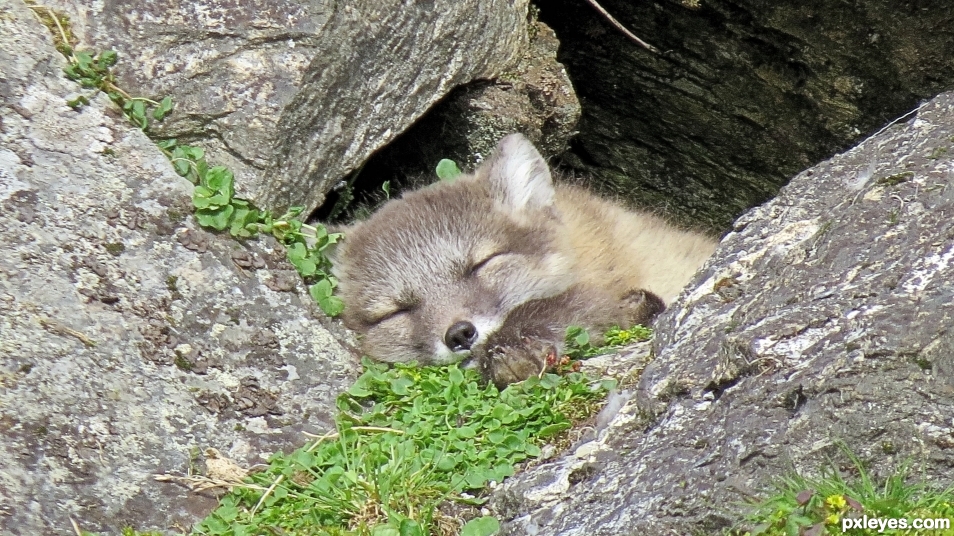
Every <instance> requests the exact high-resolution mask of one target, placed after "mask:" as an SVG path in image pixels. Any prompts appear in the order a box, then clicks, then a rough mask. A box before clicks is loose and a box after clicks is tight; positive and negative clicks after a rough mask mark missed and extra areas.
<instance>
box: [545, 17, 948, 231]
mask: <svg viewBox="0 0 954 536" xmlns="http://www.w3.org/2000/svg"><path fill="white" fill-rule="evenodd" d="M600 4H601V5H602V6H603V7H604V8H605V9H606V10H607V11H608V12H609V13H610V14H612V15H613V16H614V17H615V18H616V19H618V20H619V21H620V22H621V23H622V24H623V25H624V26H625V27H627V28H629V29H630V30H631V31H632V32H634V33H635V34H636V35H637V36H639V37H641V38H642V39H644V40H645V41H647V42H649V43H650V44H652V45H654V46H655V47H656V48H657V49H659V50H660V53H658V54H654V53H652V52H649V51H647V50H646V49H644V48H642V47H640V46H638V45H636V44H635V43H633V42H632V41H630V40H629V39H628V38H627V37H626V36H625V35H623V34H622V32H620V31H618V30H616V29H615V28H613V27H612V26H611V25H610V24H609V23H607V22H606V20H605V19H604V18H603V17H601V16H600V15H599V14H598V13H597V12H596V10H595V9H593V8H592V6H590V5H589V4H588V3H587V2H581V1H579V0H546V1H542V2H539V6H540V18H541V20H543V21H544V22H546V23H547V24H548V25H549V26H550V27H552V28H553V29H554V30H555V31H556V34H557V37H559V39H560V42H561V43H562V46H561V49H560V56H559V59H560V61H561V62H563V64H564V65H566V67H567V70H568V72H569V74H570V78H571V80H573V83H574V85H575V87H576V90H577V94H578V95H579V97H580V100H581V101H582V102H583V117H582V119H581V121H580V126H579V130H580V135H579V137H578V138H577V139H576V140H575V141H574V144H573V150H572V152H571V154H570V155H569V156H568V157H567V158H566V159H565V163H566V164H567V165H568V166H569V167H571V168H572V169H573V170H574V171H576V172H577V173H580V174H582V175H585V176H590V175H592V176H595V177H596V179H597V183H598V184H600V185H601V186H602V187H604V188H605V189H606V190H607V192H608V193H610V194H612V195H613V196H620V197H625V198H628V199H631V200H633V201H634V202H635V203H637V204H639V205H641V206H644V207H648V208H651V209H654V210H659V211H661V212H665V213H666V214H668V215H670V216H672V217H673V218H676V219H678V220H679V221H681V222H684V223H686V224H690V225H695V226H703V227H707V228H709V229H711V230H713V231H714V232H719V233H722V232H725V230H727V229H728V228H729V227H730V226H731V223H732V221H733V220H734V219H735V218H736V217H738V216H739V215H740V214H741V213H742V212H743V211H744V210H746V209H748V208H749V207H751V206H754V205H756V204H758V203H761V202H764V201H766V200H768V199H769V198H771V197H773V196H774V195H775V194H776V193H777V191H778V189H779V187H781V186H782V185H783V184H785V182H786V181H787V180H788V179H789V178H790V177H792V176H793V175H795V174H796V173H798V172H799V171H800V170H802V169H805V168H806V167H808V166H811V165H814V164H815V163H817V162H819V161H821V160H822V159H825V158H829V157H830V156H831V155H833V154H834V153H835V152H837V151H843V150H845V149H846V148H848V147H849V146H851V145H852V144H854V143H857V142H858V141H859V140H860V139H863V138H865V137H867V136H868V135H870V134H871V133H873V132H874V131H876V130H878V129H879V128H880V127H881V125H883V124H884V123H885V122H886V121H889V120H891V119H894V118H896V117H899V116H900V115H902V114H904V113H907V112H908V111H910V110H912V109H913V108H915V107H916V106H917V105H918V103H919V101H920V100H921V99H928V98H931V97H933V96H935V95H937V94H938V93H940V92H941V91H945V90H947V89H950V88H952V87H954V36H952V35H951V33H950V32H949V31H948V28H950V25H951V19H950V4H949V3H948V2H945V1H944V0H929V1H925V2H921V3H917V4H913V3H910V4H903V5H902V4H898V3H897V2H894V1H891V0H871V1H867V2H860V3H852V2H842V1H840V0H821V1H817V2H812V3H811V4H810V5H808V4H805V3H803V2H759V1H754V0H671V1H665V2H661V1H660V2H630V1H627V0H601V1H600Z"/></svg>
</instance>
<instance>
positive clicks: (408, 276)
mask: <svg viewBox="0 0 954 536" xmlns="http://www.w3.org/2000/svg"><path fill="white" fill-rule="evenodd" d="M715 246H716V241H715V240H713V239H712V238H710V237H708V236H704V235H702V234H698V233H694V232H689V231H684V230H680V229H677V228H675V227H673V226H672V225H670V224H668V223H666V222H665V221H663V220H662V219H660V218H657V217H655V216H652V215H650V214H645V213H639V212H632V211H629V210H626V209H624V208H622V207H620V206H618V205H616V204H613V203H611V202H608V201H606V200H603V199H600V198H598V197H596V196H594V195H593V194H590V193H588V192H586V191H585V190H582V189H579V188H576V187H573V186H568V185H554V183H553V180H552V178H551V176H550V170H549V168H548V167H547V164H546V162H545V161H544V160H543V157H541V156H540V153H539V152H537V150H536V149H535V148H534V147H533V145H532V144H531V143H530V141H529V140H527V139H526V138H525V137H523V136H522V135H520V134H512V135H509V136H507V137H505V138H504V139H503V140H501V141H500V143H499V144H498V146H497V148H496V150H495V152H494V154H493V155H492V156H491V157H490V158H488V159H487V160H485V161H484V162H483V163H482V165H481V166H480V167H479V168H478V169H477V171H476V172H475V173H474V174H472V175H462V176H461V177H459V178H458V179H457V180H456V181H454V182H446V181H441V182H439V183H437V184H434V185H431V186H428V187H426V188H423V189H421V190H417V191H415V192H411V193H409V194H407V195H405V196H404V197H403V198H401V199H395V200H391V201H389V202H388V203H386V204H385V205H384V206H383V207H381V208H380V209H379V210H378V211H377V212H375V214H374V215H373V216H372V217H371V218H370V219H368V220H367V221H365V222H362V223H358V224H356V225H354V226H353V227H352V228H350V229H347V230H345V240H344V242H343V243H342V244H341V245H340V246H339V248H338V251H337V252H336V253H335V256H336V258H335V259H334V267H335V268H334V270H335V275H336V276H337V277H338V279H339V282H340V285H339V291H340V296H341V298H342V300H343V301H344V303H345V309H344V313H343V314H342V318H343V320H344V322H345V325H346V326H348V327H349V328H351V329H353V330H355V331H356V332H358V333H359V334H360V335H361V336H362V345H363V348H362V349H363V350H364V351H365V353H367V354H368V355H370V356H371V357H373V358H375V359H378V360H381V361H387V362H406V361H417V362H418V363H421V364H447V363H454V362H460V361H465V360H466V361H467V362H468V364H470V365H472V366H476V367H478V368H479V369H480V371H481V372H482V374H483V375H484V376H485V377H486V378H487V379H488V380H490V381H492V382H494V383H495V384H497V385H498V386H503V385H506V384H509V383H512V382H516V381H520V380H524V379H526V378H528V377H530V376H534V375H538V374H540V373H541V372H542V371H543V370H544V369H545V367H546V357H547V356H548V355H559V354H560V352H561V351H562V346H563V338H564V332H565V329H566V327H567V326H569V325H579V326H583V327H585V328H587V329H589V330H590V331H591V332H594V333H595V332H599V333H602V332H603V331H604V330H605V329H606V328H608V327H611V326H613V325H619V326H623V327H627V326H630V325H632V324H645V323H647V322H648V321H649V320H651V319H652V318H653V317H654V316H655V315H657V314H658V313H659V312H661V311H662V310H663V309H664V308H665V306H666V303H668V302H669V301H670V300H672V299H673V298H675V297H676V296H677V295H678V294H679V292H680V290H681V289H682V287H683V286H684V285H685V284H686V283H687V282H688V281H689V279H690V278H691V277H692V275H693V274H694V273H695V272H696V270H697V269H698V268H699V267H700V266H701V265H702V263H703V262H705V260H706V259H707V258H708V257H709V256H710V255H711V254H712V252H713V250H714V249H715Z"/></svg>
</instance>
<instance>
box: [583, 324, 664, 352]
mask: <svg viewBox="0 0 954 536" xmlns="http://www.w3.org/2000/svg"><path fill="white" fill-rule="evenodd" d="M652 336H653V330H651V329H649V328H647V327H643V326H633V327H631V328H629V329H620V328H619V327H618V326H614V327H612V328H610V329H608V330H607V331H606V333H605V334H604V335H603V340H602V344H597V345H596V346H594V345H593V344H592V343H591V341H590V334H589V333H588V332H587V331H586V330H585V329H583V328H581V327H579V326H570V327H569V328H567V330H566V350H565V351H564V353H565V354H566V356H567V357H569V358H570V359H586V358H588V357H594V356H598V355H601V354H607V353H610V352H612V351H613V350H614V349H615V348H619V347H620V346H625V345H627V344H632V343H634V342H641V341H648V340H649V339H651V338H652Z"/></svg>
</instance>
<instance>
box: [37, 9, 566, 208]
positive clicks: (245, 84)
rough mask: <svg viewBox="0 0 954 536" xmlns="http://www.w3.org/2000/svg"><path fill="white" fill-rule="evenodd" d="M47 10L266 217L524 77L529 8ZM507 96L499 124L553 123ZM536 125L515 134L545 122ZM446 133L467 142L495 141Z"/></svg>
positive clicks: (166, 129)
mask: <svg viewBox="0 0 954 536" xmlns="http://www.w3.org/2000/svg"><path fill="white" fill-rule="evenodd" d="M46 5H49V6H51V7H54V8H57V9H59V10H61V11H63V12H64V13H66V14H68V15H70V16H71V20H72V24H73V31H74V33H75V34H76V35H77V36H78V37H79V39H80V41H81V46H82V47H93V48H96V49H100V50H102V49H106V48H110V49H115V50H116V51H118V52H119V54H120V58H121V62H120V64H119V65H117V68H116V70H117V72H118V74H119V76H120V80H121V81H122V83H123V84H124V86H126V87H129V88H132V89H134V90H135V91H136V92H137V93H141V94H145V95H149V96H154V97H156V96H162V95H167V94H168V95H173V96H174V99H175V102H176V103H177V104H176V113H175V114H173V115H172V116H171V117H170V118H169V120H167V122H166V123H165V124H164V125H163V126H162V130H161V131H159V133H160V134H161V135H166V136H174V137H178V138H179V139H182V140H187V141H190V142H195V143H198V144H200V145H202V146H203V147H206V148H207V149H208V151H209V154H210V158H211V159H212V160H213V161H216V162H218V163H223V164H225V165H228V166H229V167H230V168H231V169H233V170H235V171H236V174H237V176H238V177H239V178H240V182H239V188H240V191H241V193H242V194H243V195H244V196H245V197H248V198H251V199H252V200H254V201H256V202H257V203H258V204H259V205H260V206H264V207H266V208H270V209H281V208H284V207H288V206H290V205H302V206H304V207H305V208H306V211H310V210H312V209H314V208H315V207H317V206H318V205H320V204H321V203H322V201H323V200H324V199H325V195H326V193H327V192H328V191H329V190H331V188H332V187H333V186H335V185H337V184H339V183H340V181H341V179H343V178H345V177H346V176H348V175H349V173H351V172H352V171H353V170H355V169H358V168H360V167H361V165H362V164H363V163H364V161H365V160H366V159H367V158H368V157H369V156H370V155H371V154H373V153H374V152H375V151H377V150H379V149H381V148H382V147H384V146H386V145H387V144H388V143H389V142H391V141H392V140H393V139H394V138H395V137H397V136H398V135H399V134H401V133H402V132H403V131H404V130H406V129H407V128H408V127H409V126H410V125H411V124H412V123H414V122H415V121H416V120H418V119H419V118H421V117H422V116H423V115H424V114H425V112H427V111H428V110H429V109H430V108H431V107H432V106H433V105H434V104H436V103H437V102H438V101H440V100H441V99H442V98H444V97H446V96H447V95H448V94H449V93H450V92H451V90H452V89H454V88H455V87H457V86H460V85H464V84H467V83H470V82H473V81H475V80H482V79H491V78H495V77H498V76H502V75H507V74H508V73H509V74H512V73H515V72H519V71H520V68H519V65H518V64H519V63H520V60H521V58H523V57H525V56H526V55H527V53H528V46H527V44H528V38H527V34H528V16H527V14H528V0H515V1H514V0H491V1H480V0H464V1H461V0H439V1H437V2H403V1H398V0H387V1H381V0H361V1H349V2H344V3H341V2H331V1H327V0H309V1H305V2H299V1H291V2H289V1H287V0H261V1H258V2H254V3H252V4H242V3H228V2H225V3H223V2H219V1H217V0H197V1H194V2H188V3H185V4H178V3H172V4H170V3H162V2H152V1H148V0H137V1H134V2H124V3H122V5H121V6H120V5H118V4H110V3H103V2H99V1H93V0H51V1H50V2H46ZM547 60H548V61H549V62H550V63H551V64H552V66H551V67H550V68H558V67H559V66H558V64H556V62H555V59H554V58H553V57H552V56H551V57H549V58H547ZM560 69H562V68H560ZM561 72H562V70H561ZM561 82H562V84H563V87H561V88H559V89H560V91H566V90H569V91H570V92H571V93H572V88H570V86H569V84H568V82H565V75H564V76H563V81H561ZM507 91H508V95H506V96H505V98H503V99H502V100H501V99H498V101H495V102H490V105H492V106H496V107H498V108H500V111H499V112H498V113H497V115H504V114H505V113H506V112H505V110H506V111H509V110H511V109H512V108H513V107H518V108H520V109H521V110H522V112H523V113H524V114H530V115H532V116H535V117H536V116H539V117H547V116H548V115H553V114H554V113H555V114H557V115H560V114H561V112H560V110H559V109H557V110H549V109H548V110H545V111H543V112H539V111H536V110H534V109H533V108H532V107H530V106H529V105H530V103H525V102H524V101H526V100H527V99H528V98H532V97H533V95H532V92H531V91H522V90H520V89H518V90H516V91H512V88H508V89H507ZM573 102H574V103H575V98H574V99H573ZM485 104H486V103H485ZM557 106H559V104H557ZM563 115H565V114H563ZM577 115H578V112H577V113H576V114H575V115H572V122H573V123H574V124H575V120H576V117H577ZM535 117H534V118H530V119H528V121H527V122H526V125H523V124H520V125H519V126H521V127H523V126H526V127H527V130H530V129H532V128H533V127H534V125H535V123H537V122H539V123H542V121H537V119H536V118H535ZM455 123H456V124H457V125H458V126H459V127H460V128H461V129H462V130H464V129H465V128H466V129H471V130H470V131H468V135H469V136H471V137H474V136H477V137H480V136H483V137H493V134H494V133H493V132H491V131H489V130H488V129H486V128H485V129H483V130H479V129H478V130H474V129H472V128H471V126H468V125H466V123H467V120H466V119H464V118H461V119H460V120H459V121H455ZM561 127H563V125H560V124H554V125H552V127H551V126H547V129H548V131H547V132H546V134H547V135H548V136H549V137H552V138H562V139H558V140H557V141H556V144H557V145H558V147H559V149H560V150H562V148H563V146H564V144H565V142H566V138H567V137H568V136H569V133H570V131H571V130H572V127H573V124H571V125H570V126H569V128H561ZM550 131H552V134H551V133H550ZM430 137H431V138H437V139H438V140H439V138H440V134H439V133H436V134H432V135H431V136H430ZM432 143H434V142H433V141H432ZM435 163H436V162H434V163H430V164H429V166H431V167H433V165H434V164H435Z"/></svg>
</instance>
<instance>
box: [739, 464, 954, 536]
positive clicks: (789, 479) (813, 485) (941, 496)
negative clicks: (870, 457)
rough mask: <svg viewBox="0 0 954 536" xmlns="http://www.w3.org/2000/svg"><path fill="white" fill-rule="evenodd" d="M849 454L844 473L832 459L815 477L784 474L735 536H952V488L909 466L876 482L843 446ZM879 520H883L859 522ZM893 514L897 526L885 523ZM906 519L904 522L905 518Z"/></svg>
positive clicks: (953, 511)
mask: <svg viewBox="0 0 954 536" xmlns="http://www.w3.org/2000/svg"><path fill="white" fill-rule="evenodd" d="M844 450H845V452H846V454H847V455H848V457H849V458H850V459H851V462H852V466H851V468H850V472H851V473H853V476H849V477H847V478H846V477H845V476H844V475H843V474H842V472H841V471H839V470H838V468H837V467H836V466H834V465H833V464H829V466H828V467H825V468H823V470H822V471H821V473H820V476H818V477H817V478H808V477H803V476H801V475H798V474H792V475H789V476H786V477H783V478H781V479H780V481H779V483H778V485H777V486H776V489H775V491H774V493H773V494H772V495H771V496H769V497H767V498H765V499H763V500H761V501H758V502H756V503H754V504H752V505H749V508H750V509H751V513H750V514H749V516H748V517H747V519H746V522H745V524H744V525H745V527H746V528H745V529H736V530H734V531H731V532H730V533H729V534H731V535H733V536H800V535H805V536H821V535H833V534H847V535H853V536H860V535H867V534H888V535H925V536H927V535H931V536H942V535H943V536H954V528H952V526H954V488H947V489H937V488H935V487H932V486H929V485H927V484H925V483H924V482H921V481H915V480H914V479H912V478H911V475H910V471H909V470H908V467H907V466H904V465H903V466H901V467H899V468H898V469H897V470H896V471H895V472H894V473H893V474H891V475H890V476H888V477H887V478H885V479H884V480H883V481H876V480H875V479H874V478H872V476H871V475H870V474H869V473H868V471H867V470H866V469H865V467H864V464H863V463H862V462H861V461H860V460H859V459H858V458H857V457H856V456H855V455H853V454H851V453H850V452H848V451H847V449H844ZM871 519H877V520H880V521H881V522H883V523H884V525H881V526H878V525H868V526H860V527H859V524H860V525H864V524H865V523H866V522H867V523H873V522H871V521H868V520H871ZM890 519H895V520H898V521H897V522H895V526H894V527H893V528H892V527H890V526H888V525H887V522H888V520H890ZM915 519H932V520H946V522H947V523H948V525H947V528H941V529H934V528H932V529H924V528H921V529H916V528H913V527H911V526H908V527H902V526H900V524H901V523H902V522H903V523H907V524H909V525H910V524H911V523H912V522H913V520H915ZM902 520H903V521H902Z"/></svg>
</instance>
